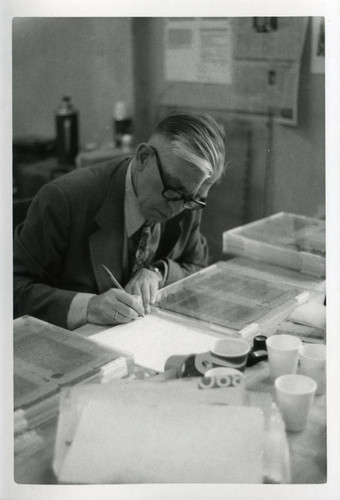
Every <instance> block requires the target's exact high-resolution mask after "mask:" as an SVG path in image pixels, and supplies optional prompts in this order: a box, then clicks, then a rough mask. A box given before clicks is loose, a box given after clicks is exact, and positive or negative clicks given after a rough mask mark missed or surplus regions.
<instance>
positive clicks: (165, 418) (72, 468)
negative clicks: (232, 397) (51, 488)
mask: <svg viewBox="0 0 340 500" xmlns="http://www.w3.org/2000/svg"><path fill="white" fill-rule="evenodd" d="M263 445H264V419H263V414H262V411H261V410H260V409H259V408H248V407H236V406H234V407H233V406H230V407H225V406H220V405H204V406H199V407H198V406H197V405H193V404H180V405H178V404H169V405H166V404H165V405H159V406H155V405H153V406H148V405H137V406H136V405H131V404H122V403H120V402H118V401H115V400H114V399H105V400H103V401H101V402H100V403H99V402H98V401H89V403H88V404H87V405H86V407H85V409H84V411H83V413H82V415H81V418H80V422H79V425H78V428H77V430H76V433H75V436H74V438H73V441H72V444H71V447H70V451H69V453H68V455H67V457H66V459H65V461H64V463H63V467H62V469H61V474H60V477H59V480H61V481H62V482H67V483H92V484H93V483H95V484H108V483H116V484H117V483H118V484H119V483H120V484H122V483H128V484H134V483H202V482H204V483H261V482H262V475H263V463H262V457H263Z"/></svg>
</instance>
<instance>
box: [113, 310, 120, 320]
mask: <svg viewBox="0 0 340 500" xmlns="http://www.w3.org/2000/svg"><path fill="white" fill-rule="evenodd" d="M118 314H119V313H118V311H116V314H115V315H114V320H115V321H116V319H117V317H118Z"/></svg>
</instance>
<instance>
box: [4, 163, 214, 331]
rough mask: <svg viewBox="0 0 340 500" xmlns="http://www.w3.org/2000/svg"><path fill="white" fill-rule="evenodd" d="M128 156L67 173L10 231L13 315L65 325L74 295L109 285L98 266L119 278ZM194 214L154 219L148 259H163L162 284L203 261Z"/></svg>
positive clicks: (201, 239)
mask: <svg viewBox="0 0 340 500" xmlns="http://www.w3.org/2000/svg"><path fill="white" fill-rule="evenodd" d="M130 160H131V157H124V158H120V159H116V160H114V161H108V162H105V163H102V164H100V165H96V166H93V167H87V168H83V169H81V170H75V171H73V172H71V173H69V174H67V175H64V176H62V177H59V178H58V179H56V180H54V181H52V182H50V183H48V184H46V185H45V186H43V188H42V189H41V190H40V191H39V193H38V194H37V196H36V197H35V198H34V200H33V202H32V204H31V207H30V209H29V211H28V213H27V216H26V220H25V221H24V222H23V223H22V224H20V225H19V226H18V227H17V229H16V232H15V236H14V317H16V316H22V315H24V314H30V315H32V316H35V317H38V318H40V319H43V320H45V321H48V322H50V323H54V324H56V325H59V326H62V327H64V328H66V320H67V314H68V310H69V307H70V304H71V301H72V299H73V297H74V295H75V294H76V293H77V292H90V293H103V292H105V291H106V290H108V289H109V288H110V287H111V286H112V285H111V282H110V280H109V278H108V277H107V276H106V274H105V271H104V270H103V268H102V266H101V264H105V265H106V266H107V267H108V268H109V269H111V271H112V272H113V274H114V275H115V276H116V278H117V279H118V280H119V281H122V280H123V269H122V255H123V237H124V197H125V177H126V172H127V166H128V164H129V161H130ZM200 219H201V213H200V211H192V212H190V211H184V212H183V213H182V214H180V215H179V216H177V217H174V218H173V219H170V220H169V221H167V222H165V223H162V224H161V238H160V243H159V247H158V250H157V252H156V255H155V260H158V259H164V260H166V261H167V263H168V266H169V270H168V271H169V272H168V276H167V280H166V283H165V284H166V285H167V284H170V283H172V282H174V281H177V280H178V279H181V278H183V277H185V276H187V275H188V274H191V273H192V272H195V271H197V270H199V269H200V268H202V267H204V266H206V265H207V261H208V251H207V243H206V240H205V238H204V237H203V236H202V235H201V233H200ZM123 284H124V282H123Z"/></svg>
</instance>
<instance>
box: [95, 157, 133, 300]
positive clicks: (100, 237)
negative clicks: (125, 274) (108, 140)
mask: <svg viewBox="0 0 340 500" xmlns="http://www.w3.org/2000/svg"><path fill="white" fill-rule="evenodd" d="M123 167H124V168H118V169H117V170H116V171H115V172H114V174H113V175H112V177H111V179H110V181H109V186H108V190H107V196H106V198H105V200H104V202H103V204H102V206H101V208H100V209H99V211H98V212H97V214H96V216H95V222H96V223H97V224H98V226H99V229H98V230H97V231H96V232H95V233H93V234H92V235H91V236H90V240H89V245H90V255H91V261H92V267H93V272H94V275H95V279H96V281H97V286H98V292H99V293H103V292H105V291H106V290H108V289H109V288H111V287H112V283H111V281H110V278H109V277H108V276H107V274H106V272H105V271H104V269H103V267H102V264H104V265H105V266H106V267H108V268H109V269H110V271H111V272H112V274H113V275H114V276H115V277H116V278H117V280H118V281H119V282H120V281H121V280H122V271H123V270H122V260H123V244H124V198H125V177H126V170H127V168H126V167H127V163H126V164H123Z"/></svg>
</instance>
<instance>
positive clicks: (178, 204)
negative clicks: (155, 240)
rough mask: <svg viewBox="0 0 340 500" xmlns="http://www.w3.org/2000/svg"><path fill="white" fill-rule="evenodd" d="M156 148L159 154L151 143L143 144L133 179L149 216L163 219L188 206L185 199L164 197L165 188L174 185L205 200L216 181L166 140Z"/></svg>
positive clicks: (142, 207) (150, 218)
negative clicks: (185, 204)
mask: <svg viewBox="0 0 340 500" xmlns="http://www.w3.org/2000/svg"><path fill="white" fill-rule="evenodd" d="M140 148H141V149H140ZM155 149H156V151H157V153H156V154H155V153H154V152H153V150H152V148H150V147H149V146H147V145H144V144H143V145H141V146H140V147H139V150H138V152H137V154H136V160H135V162H136V163H135V169H134V171H133V183H134V187H135V190H136V193H137V197H138V202H139V208H140V210H141V212H142V214H143V216H144V217H145V219H147V220H149V221H150V222H163V221H165V220H167V219H171V218H172V217H175V216H176V215H178V214H179V213H181V212H183V210H185V208H184V200H179V201H169V200H167V199H165V198H164V196H163V195H162V192H163V190H164V189H165V188H169V187H171V188H174V189H176V190H177V191H179V192H180V193H183V195H184V196H189V197H192V198H195V199H202V200H205V199H206V197H207V195H208V191H209V189H210V187H211V184H212V182H211V179H210V178H206V175H205V174H204V173H203V172H201V171H200V170H199V169H197V168H194V167H193V166H192V165H190V164H189V163H188V162H186V161H184V160H183V159H181V158H179V157H178V156H175V155H174V154H173V153H172V152H171V151H170V149H169V147H166V145H164V143H161V144H160V145H159V144H158V145H157V146H156V147H155ZM157 156H158V158H157ZM157 160H158V165H157ZM162 177H163V179H162Z"/></svg>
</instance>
